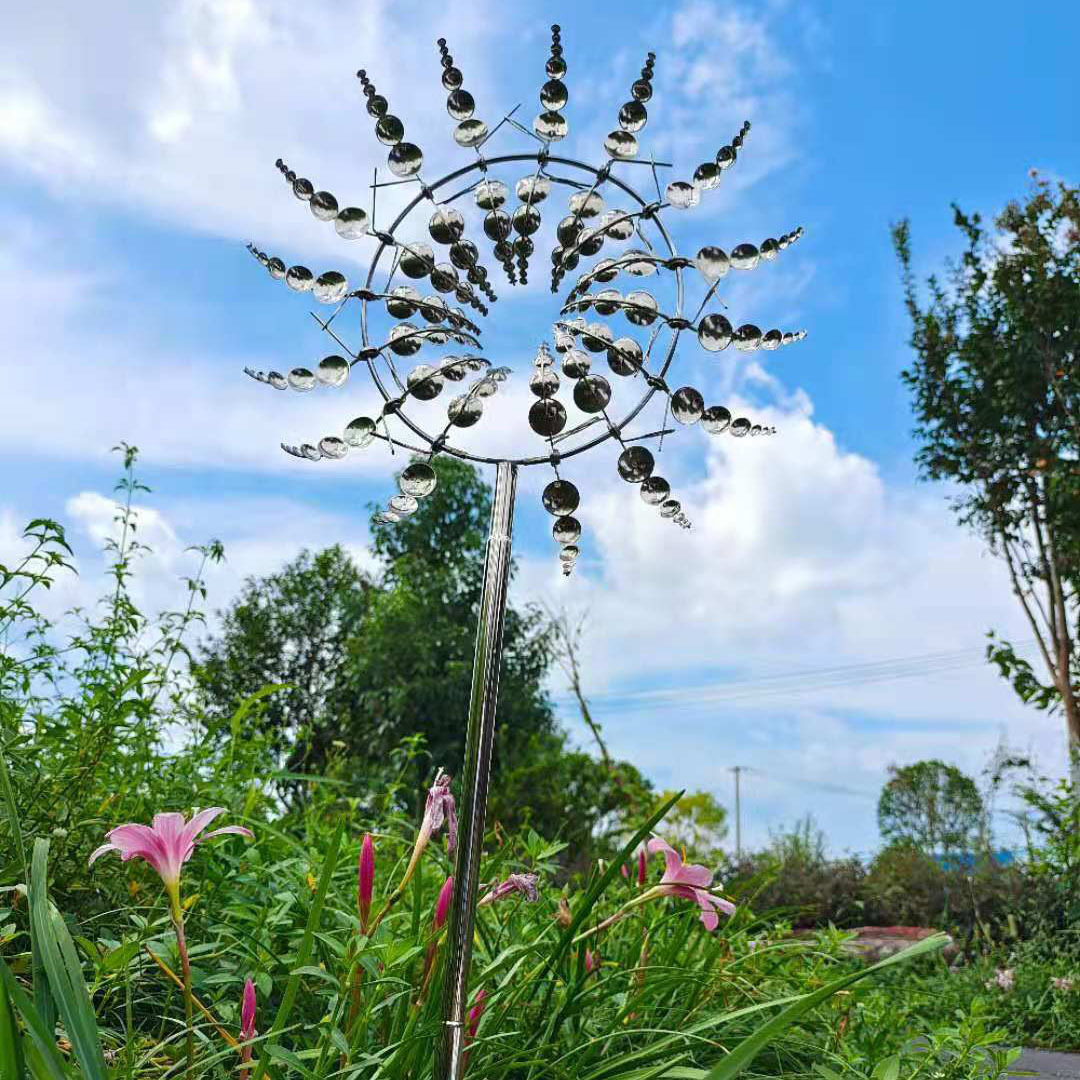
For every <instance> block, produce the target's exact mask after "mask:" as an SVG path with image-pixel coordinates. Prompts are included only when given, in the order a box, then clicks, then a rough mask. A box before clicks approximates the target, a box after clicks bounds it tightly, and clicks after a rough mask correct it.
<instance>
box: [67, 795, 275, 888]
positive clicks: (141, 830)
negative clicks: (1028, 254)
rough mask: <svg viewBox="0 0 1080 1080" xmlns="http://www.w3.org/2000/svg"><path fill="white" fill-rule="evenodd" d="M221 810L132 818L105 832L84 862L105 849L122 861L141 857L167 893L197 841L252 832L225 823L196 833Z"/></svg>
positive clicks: (175, 882)
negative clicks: (142, 820)
mask: <svg viewBox="0 0 1080 1080" xmlns="http://www.w3.org/2000/svg"><path fill="white" fill-rule="evenodd" d="M224 813H225V807H223V806H211V807H210V808H209V809H207V810H200V811H199V812H198V813H197V814H193V815H192V817H191V820H190V821H187V820H185V819H184V815H183V814H155V815H154V823H153V825H138V824H135V823H134V822H132V823H129V824H127V825H118V826H117V827H116V828H115V829H110V830H109V832H107V833H106V834H105V841H106V842H105V843H104V844H102V845H101V847H99V848H98V849H97V850H96V851H95V852H94V853H93V854H92V855H91V856H90V863H89V864H88V865H93V863H94V860H95V859H97V858H99V857H100V856H102V855H104V854H105V853H106V852H107V851H118V852H120V858H121V859H123V860H124V862H127V861H128V860H129V859H143V860H144V861H145V862H148V863H149V864H150V865H151V866H152V867H153V868H154V869H155V870H156V871H157V872H158V874H159V876H160V877H161V880H162V881H163V882H164V883H165V888H166V890H168V891H169V892H170V894H171V892H172V891H173V890H175V889H176V888H177V887H178V886H179V883H180V870H181V868H182V867H183V865H184V863H186V862H187V861H188V859H190V858H191V856H192V853H193V852H194V851H195V846H196V845H197V844H201V843H203V842H204V841H206V840H211V839H213V837H215V836H224V835H226V834H228V833H235V834H237V835H239V836H248V837H251V836H254V835H255V834H254V833H253V832H252V831H251V830H250V829H245V828H244V827H243V826H242V825H226V826H225V827H224V828H221V829H214V830H213V831H212V832H208V833H207V834H206V835H205V836H200V835H199V834H200V833H201V832H202V831H203V829H205V828H206V826H207V825H209V824H210V822H211V821H213V820H214V818H216V817H217V816H218V815H219V814H224Z"/></svg>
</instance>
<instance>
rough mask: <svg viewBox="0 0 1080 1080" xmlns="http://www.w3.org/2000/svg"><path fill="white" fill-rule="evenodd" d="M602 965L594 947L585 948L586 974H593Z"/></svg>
mask: <svg viewBox="0 0 1080 1080" xmlns="http://www.w3.org/2000/svg"><path fill="white" fill-rule="evenodd" d="M599 966H600V958H599V957H598V956H596V955H595V954H594V953H593V951H592V949H586V950H585V974H586V975H591V974H592V973H593V972H594V971H595V970H596V969H597V968H598V967H599Z"/></svg>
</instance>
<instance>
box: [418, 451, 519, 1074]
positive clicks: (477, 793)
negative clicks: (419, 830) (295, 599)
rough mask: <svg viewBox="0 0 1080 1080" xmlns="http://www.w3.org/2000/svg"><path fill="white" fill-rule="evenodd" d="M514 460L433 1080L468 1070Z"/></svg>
mask: <svg viewBox="0 0 1080 1080" xmlns="http://www.w3.org/2000/svg"><path fill="white" fill-rule="evenodd" d="M516 485H517V467H516V466H515V465H512V464H511V463H509V462H506V461H501V462H499V464H498V466H497V471H496V473H495V496H494V499H493V501H492V506H491V525H490V528H489V529H488V542H487V558H486V560H485V563H484V588H483V592H482V594H481V598H480V616H479V620H478V622H477V627H476V655H475V657H474V658H473V677H472V693H471V695H470V698H469V725H468V730H467V734H466V737H465V768H464V772H463V773H462V784H461V791H462V798H461V806H460V812H459V814H458V820H459V828H458V849H457V859H456V861H455V864H454V895H453V904H452V906H451V908H450V921H449V928H448V937H447V946H448V948H447V954H446V967H445V974H444V976H443V994H442V1029H441V1031H440V1032H439V1035H438V1044H437V1048H436V1052H435V1074H434V1080H461V1076H462V1074H463V1073H464V1071H465V1010H466V1007H467V1005H468V1000H469V997H468V995H469V985H468V984H469V963H470V961H471V959H472V943H473V927H474V924H475V921H476V900H477V891H478V888H479V884H480V853H481V848H482V847H483V843H484V823H485V821H484V819H485V817H486V814H487V798H488V780H489V777H490V772H491V748H492V745H493V744H494V741H495V706H496V702H497V699H498V696H499V667H500V663H501V661H502V638H503V621H504V618H505V615H506V592H507V586H508V585H509V583H510V548H511V543H512V539H513V526H514V489H515V487H516Z"/></svg>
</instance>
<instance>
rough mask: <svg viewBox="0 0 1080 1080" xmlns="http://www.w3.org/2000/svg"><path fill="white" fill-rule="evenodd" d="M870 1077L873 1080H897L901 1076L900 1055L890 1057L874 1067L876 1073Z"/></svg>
mask: <svg viewBox="0 0 1080 1080" xmlns="http://www.w3.org/2000/svg"><path fill="white" fill-rule="evenodd" d="M870 1075H871V1076H872V1077H873V1080H897V1078H898V1077H899V1075H900V1055H899V1054H892V1055H891V1056H890V1057H887V1058H882V1059H881V1060H880V1061H879V1062H878V1063H877V1064H876V1065H875V1066H874V1071H873V1072H872V1073H871V1074H870Z"/></svg>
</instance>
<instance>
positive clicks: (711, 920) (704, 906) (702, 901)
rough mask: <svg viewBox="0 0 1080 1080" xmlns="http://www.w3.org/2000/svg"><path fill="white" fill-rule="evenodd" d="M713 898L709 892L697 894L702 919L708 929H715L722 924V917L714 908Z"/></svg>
mask: <svg viewBox="0 0 1080 1080" xmlns="http://www.w3.org/2000/svg"><path fill="white" fill-rule="evenodd" d="M713 900H714V897H712V896H710V895H709V894H708V893H707V892H699V893H698V894H697V902H698V904H699V905H700V906H701V921H702V923H704V925H705V929H706V930H715V929H716V928H717V927H718V926H719V925H720V918H719V916H718V915H717V914H716V912H715V911H714V910H713V905H712V901H713Z"/></svg>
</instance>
